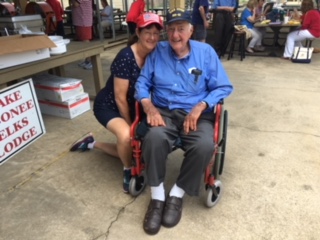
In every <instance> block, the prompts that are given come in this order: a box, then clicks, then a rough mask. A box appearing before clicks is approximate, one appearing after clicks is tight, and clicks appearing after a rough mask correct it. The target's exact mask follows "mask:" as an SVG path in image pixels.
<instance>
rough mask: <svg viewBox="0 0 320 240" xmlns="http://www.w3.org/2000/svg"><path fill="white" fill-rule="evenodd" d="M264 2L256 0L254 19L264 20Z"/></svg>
mask: <svg viewBox="0 0 320 240" xmlns="http://www.w3.org/2000/svg"><path fill="white" fill-rule="evenodd" d="M264 3H265V0H257V3H256V7H255V10H254V12H255V18H256V19H260V20H261V21H263V20H264V19H265V18H266V12H267V11H268V9H263V6H264Z"/></svg>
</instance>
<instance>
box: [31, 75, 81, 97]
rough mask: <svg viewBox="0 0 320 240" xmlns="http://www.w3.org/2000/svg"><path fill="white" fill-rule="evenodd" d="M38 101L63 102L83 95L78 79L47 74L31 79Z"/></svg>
mask: <svg viewBox="0 0 320 240" xmlns="http://www.w3.org/2000/svg"><path fill="white" fill-rule="evenodd" d="M32 80H33V83H34V88H35V90H36V93H37V97H38V99H41V100H51V101H57V102H64V101H67V100H68V99H70V98H74V97H76V96H78V95H80V94H81V93H83V86H82V84H81V80H80V79H75V78H64V77H59V76H55V75H51V74H48V73H43V74H38V75H35V76H33V77H32Z"/></svg>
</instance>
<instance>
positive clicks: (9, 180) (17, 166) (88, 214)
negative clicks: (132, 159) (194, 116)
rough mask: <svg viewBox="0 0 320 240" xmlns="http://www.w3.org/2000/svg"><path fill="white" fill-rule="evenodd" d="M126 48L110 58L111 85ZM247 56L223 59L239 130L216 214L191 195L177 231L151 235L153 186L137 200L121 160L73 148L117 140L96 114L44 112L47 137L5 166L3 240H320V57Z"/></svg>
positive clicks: (0, 170)
mask: <svg viewBox="0 0 320 240" xmlns="http://www.w3.org/2000/svg"><path fill="white" fill-rule="evenodd" d="M317 44H318V45H320V44H319V42H315V43H314V45H317ZM119 49H120V47H117V48H114V49H109V50H107V51H106V52H104V53H103V54H102V60H103V69H104V77H105V79H107V77H108V75H109V64H110V61H112V59H113V57H114V56H115V54H116V53H117V52H118V50H119ZM238 59H239V58H238V56H235V57H234V59H232V60H230V61H227V60H226V59H222V62H223V65H224V66H225V68H226V70H227V72H228V75H229V76H230V79H231V81H232V82H233V84H234V87H235V91H234V93H233V94H232V95H231V96H230V98H228V99H227V100H226V101H225V107H226V109H227V110H228V112H229V128H228V140H227V155H226V162H225V168H224V172H223V175H222V176H221V181H222V183H223V186H224V189H223V190H224V191H223V195H222V198H221V201H220V202H219V204H218V205H216V206H215V207H213V208H211V209H208V208H206V207H205V206H204V204H203V198H204V197H205V196H206V195H205V191H204V189H202V193H201V196H200V197H189V196H186V197H185V198H184V209H183V216H182V219H181V222H180V223H179V224H178V225H177V226H176V227H174V228H172V229H168V228H161V230H160V232H159V233H158V234H157V235H156V236H148V235H146V234H145V233H144V232H143V229H142V221H143V217H144V214H145V211H146V208H147V205H148V202H149V196H150V191H149V189H146V190H145V191H144V192H143V193H142V194H141V195H140V196H138V197H137V198H132V197H131V196H129V195H126V194H124V193H123V192H122V182H121V174H122V166H121V164H120V162H119V160H118V159H115V158H113V157H110V156H107V155H105V154H103V153H102V152H100V151H89V152H84V153H77V152H76V153H71V152H69V151H68V149H69V146H70V144H71V143H73V142H74V141H75V140H76V139H77V138H79V137H81V136H82V135H83V134H85V133H86V132H89V131H91V132H92V133H93V134H94V136H95V138H96V139H97V140H103V141H112V142H114V141H115V139H114V137H113V136H112V135H111V134H110V133H109V132H107V131H105V130H104V128H103V127H102V126H100V125H99V124H98V123H97V121H96V120H95V118H94V116H93V114H92V111H89V112H87V113H85V114H83V115H81V116H79V117H77V118H75V119H73V120H66V119H61V118H57V117H52V116H45V115H44V116H43V118H44V123H45V126H46V130H47V133H46V134H45V135H44V136H43V137H41V139H40V140H38V141H36V142H35V143H33V144H32V145H31V146H29V147H28V148H27V149H25V150H23V151H22V152H21V153H19V154H18V155H16V156H14V157H13V158H12V159H10V160H9V161H8V162H6V163H5V164H3V165H1V166H0V179H1V184H0V192H1V195H0V208H1V213H0V239H1V240H18V239H19V240H20V239H24V240H43V239H48V240H61V239H66V240H69V239H77V240H118V239H151V238H152V239H217V240H229V239H232V240H242V239H244V240H251V239H252V240H281V239H283V240H315V239H319V236H320V228H319V220H320V217H319V216H320V209H319V207H318V204H319V201H320V188H319V182H320V163H319V160H320V153H319V145H320V132H319V129H320V121H319V110H320V108H319V101H320V95H319V91H320V83H319V81H320V78H319V77H318V75H319V63H320V55H319V54H314V56H313V59H312V63H311V64H293V63H290V62H289V61H284V60H281V59H279V58H263V57H250V56H249V57H246V59H245V60H244V61H243V62H241V61H239V60H238ZM66 70H67V75H68V76H71V77H76V78H81V79H83V85H84V88H85V91H87V92H89V93H93V84H92V79H91V73H90V72H89V71H86V70H82V69H79V68H78V67H77V63H71V64H69V65H68V66H67V69H66ZM182 157H183V152H182V151H181V150H177V151H175V152H173V153H172V154H171V155H170V156H169V159H168V165H167V166H168V167H167V169H168V172H167V176H166V183H165V187H166V189H167V190H169V189H170V187H171V186H172V185H173V184H174V182H175V178H176V177H177V174H178V171H179V167H180V164H181V160H182ZM202 185H203V184H202ZM203 187H204V186H202V188H203Z"/></svg>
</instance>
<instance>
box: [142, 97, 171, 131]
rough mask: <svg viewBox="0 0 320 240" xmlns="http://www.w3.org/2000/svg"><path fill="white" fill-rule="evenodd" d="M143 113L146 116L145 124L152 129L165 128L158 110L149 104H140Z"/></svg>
mask: <svg viewBox="0 0 320 240" xmlns="http://www.w3.org/2000/svg"><path fill="white" fill-rule="evenodd" d="M142 105H143V109H144V112H145V113H146V114H147V123H148V124H149V125H150V126H152V127H157V126H166V124H165V122H164V120H163V118H162V116H161V114H160V112H159V110H158V109H157V108H156V107H155V106H154V105H153V104H152V103H151V102H149V101H148V102H145V103H142Z"/></svg>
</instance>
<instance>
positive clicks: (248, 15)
mask: <svg viewBox="0 0 320 240" xmlns="http://www.w3.org/2000/svg"><path fill="white" fill-rule="evenodd" d="M255 5H256V3H255V0H249V2H248V3H247V7H246V8H245V9H244V10H243V12H242V14H241V25H245V26H247V28H248V30H249V31H250V32H251V34H252V39H251V41H250V43H249V45H248V47H247V49H246V50H247V52H249V53H254V52H255V51H257V52H262V51H264V50H265V48H264V47H263V46H262V45H261V42H262V39H263V36H264V34H265V30H264V28H255V27H254V23H256V22H258V21H260V18H256V17H255V16H256V13H255Z"/></svg>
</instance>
